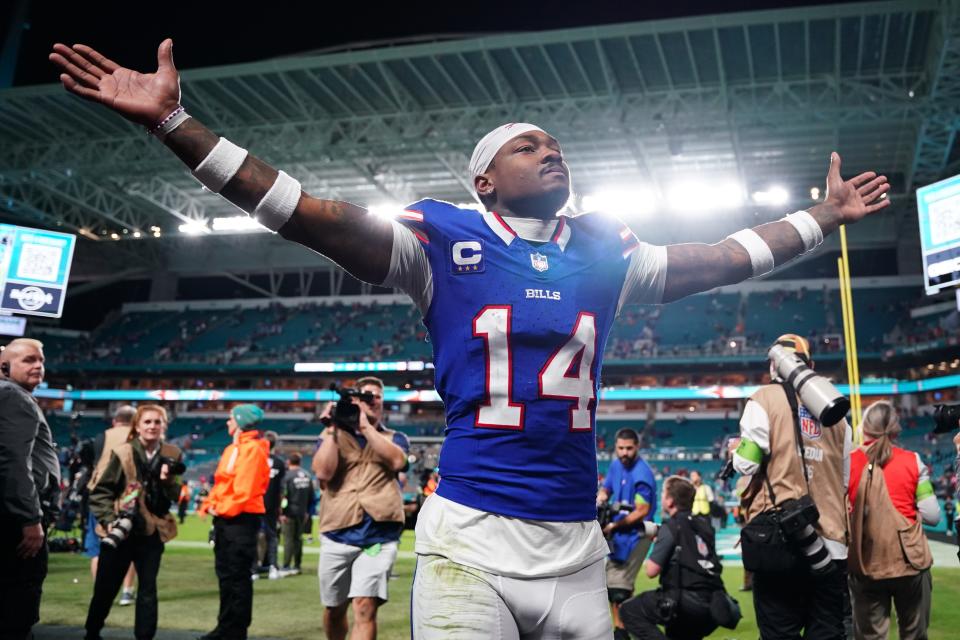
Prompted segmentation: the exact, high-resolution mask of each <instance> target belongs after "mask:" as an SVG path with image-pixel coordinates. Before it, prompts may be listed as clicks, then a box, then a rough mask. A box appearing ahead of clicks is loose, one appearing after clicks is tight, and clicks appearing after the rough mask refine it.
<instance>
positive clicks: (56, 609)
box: [40, 516, 960, 640]
mask: <svg viewBox="0 0 960 640" xmlns="http://www.w3.org/2000/svg"><path fill="white" fill-rule="evenodd" d="M208 522H209V521H207V522H201V521H200V520H199V519H198V518H196V517H195V516H190V517H189V518H188V519H187V522H186V524H185V525H184V526H183V527H181V534H180V537H178V538H177V541H176V542H175V543H174V544H172V545H170V546H168V548H167V550H166V552H165V553H164V557H163V564H162V565H161V569H160V576H159V592H160V627H161V628H162V629H183V630H196V631H208V630H210V629H212V628H213V626H214V624H215V623H216V617H217V607H218V602H219V601H218V595H217V580H216V576H215V575H214V570H213V552H212V551H211V550H209V549H207V548H204V546H203V545H202V544H196V543H202V542H204V541H206V538H207V529H208V527H209V524H208ZM178 542H179V543H184V544H178ZM187 543H191V544H187ZM318 546H319V545H318V544H317V543H316V542H315V543H313V544H312V545H306V544H305V547H310V548H312V549H313V550H314V553H305V554H304V563H303V564H304V569H305V573H304V575H301V576H294V577H290V578H285V579H283V580H273V581H271V580H265V579H264V580H259V581H257V582H256V584H255V585H254V612H253V625H252V626H251V629H250V632H251V635H252V636H265V637H271V638H284V639H289V640H308V639H309V640H316V639H317V638H322V637H323V635H322V630H321V624H322V623H321V618H322V607H321V606H320V600H319V595H318V586H317V577H316V564H317V558H318V556H317V555H316V551H315V550H316V549H317V548H318ZM400 548H401V554H400V556H401V557H400V558H399V559H398V560H397V564H396V566H395V569H394V574H395V577H394V579H393V580H392V581H391V583H390V602H388V603H387V604H386V605H384V606H383V607H382V608H381V609H380V614H379V622H380V630H379V635H378V637H379V638H381V639H382V640H400V639H402V638H409V636H410V627H409V604H410V602H409V597H410V584H411V580H412V577H413V569H414V559H413V557H412V551H413V534H412V532H406V533H405V535H404V538H403V540H402V541H401V547H400ZM404 552H406V553H404ZM281 558H282V548H281ZM742 576H743V570H742V569H741V568H740V567H738V566H729V567H727V568H725V570H724V580H725V582H726V584H727V589H728V590H729V591H730V593H731V594H733V596H734V597H736V598H737V599H738V600H739V601H740V606H741V607H742V609H743V614H744V619H743V620H742V621H741V622H740V626H739V627H738V628H737V630H736V631H729V630H726V629H718V630H717V631H716V632H715V633H714V634H713V635H711V636H710V638H715V639H728V638H729V639H733V638H737V639H743V640H747V639H750V640H754V639H755V638H756V637H757V630H756V624H755V622H754V616H753V602H752V600H751V598H750V597H749V594H742V593H739V592H738V589H739V586H740V582H741V580H742ZM74 581H76V582H74ZM653 586H654V583H653V581H649V580H646V578H641V579H640V580H638V582H637V588H638V591H642V590H646V589H650V588H653ZM91 591H92V579H91V577H90V570H89V561H88V560H87V558H85V557H83V556H80V555H74V554H63V553H55V554H51V555H50V572H49V575H48V576H47V580H46V582H45V583H44V594H43V604H42V608H41V612H40V619H41V622H42V623H43V624H58V625H70V626H82V625H83V621H84V618H85V617H86V611H87V605H88V604H89V601H90V594H91ZM957 602H960V568H958V567H957V565H956V564H954V565H953V566H950V567H945V566H943V567H941V566H935V567H934V570H933V614H932V621H931V629H930V636H929V637H930V639H931V640H948V639H950V638H956V637H957V631H956V630H957V629H958V628H960V607H958V606H957V605H956V603H957ZM133 609H134V608H133V607H117V606H114V608H113V611H111V613H110V617H109V619H108V620H107V625H108V626H109V627H119V628H125V629H131V630H132V628H133ZM896 637H897V634H896V632H895V631H894V632H893V633H891V638H896Z"/></svg>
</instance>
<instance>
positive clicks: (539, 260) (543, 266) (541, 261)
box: [530, 253, 550, 273]
mask: <svg viewBox="0 0 960 640" xmlns="http://www.w3.org/2000/svg"><path fill="white" fill-rule="evenodd" d="M530 264H532V265H533V268H534V269H536V270H537V271H539V272H541V273H543V272H544V271H546V270H547V269H549V268H550V265H549V264H547V256H545V255H543V254H542V253H531V254H530Z"/></svg>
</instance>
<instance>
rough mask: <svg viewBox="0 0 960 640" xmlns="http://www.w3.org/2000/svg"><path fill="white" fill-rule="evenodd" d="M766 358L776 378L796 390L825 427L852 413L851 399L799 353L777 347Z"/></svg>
mask: <svg viewBox="0 0 960 640" xmlns="http://www.w3.org/2000/svg"><path fill="white" fill-rule="evenodd" d="M767 356H768V357H769V358H770V360H771V362H773V368H774V369H775V370H776V372H777V375H778V376H780V378H781V379H783V380H785V381H786V382H787V383H788V384H790V385H791V386H792V387H793V388H794V389H796V391H797V395H798V396H800V400H801V401H802V402H803V406H805V407H806V408H807V409H809V410H810V413H812V414H813V415H815V416H816V417H817V420H819V421H820V424H822V425H823V426H825V427H832V426H833V425H835V424H837V423H838V422H840V421H841V420H842V419H843V417H844V416H845V415H847V412H848V411H850V400H849V399H848V398H847V397H846V396H845V395H843V394H842V393H840V392H839V391H837V388H836V387H835V386H833V384H831V383H830V381H829V380H827V379H826V378H824V377H823V376H821V375H819V374H817V373H816V372H814V370H813V369H811V368H810V367H809V366H808V365H807V363H805V362H804V361H803V359H802V358H801V357H800V356H798V355H797V354H796V353H792V352H790V351H787V350H786V349H784V348H783V347H782V346H781V345H779V344H775V345H773V346H772V347H770V350H769V351H768V352H767Z"/></svg>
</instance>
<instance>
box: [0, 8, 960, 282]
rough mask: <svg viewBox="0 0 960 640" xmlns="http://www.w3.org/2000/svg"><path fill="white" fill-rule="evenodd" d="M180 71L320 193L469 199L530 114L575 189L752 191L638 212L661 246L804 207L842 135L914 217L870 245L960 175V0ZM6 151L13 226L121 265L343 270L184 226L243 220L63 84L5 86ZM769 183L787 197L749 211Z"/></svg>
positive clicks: (369, 200) (907, 226) (268, 156)
mask: <svg viewBox="0 0 960 640" xmlns="http://www.w3.org/2000/svg"><path fill="white" fill-rule="evenodd" d="M94 44H95V43H94ZM105 53H107V54H108V55H109V52H105ZM179 62H180V63H181V65H182V64H184V63H186V64H189V61H188V60H180V61H179ZM121 63H122V61H121ZM51 75H53V72H51ZM182 80H183V82H182V86H183V103H184V105H185V106H186V108H187V110H188V111H189V112H190V113H191V114H193V115H194V116H196V117H197V118H199V119H200V120H201V121H202V122H204V123H205V124H206V125H208V126H209V127H210V128H211V129H213V130H214V131H216V132H217V133H219V134H220V135H223V136H225V137H228V138H230V139H231V140H232V141H234V142H236V143H237V144H240V145H242V146H245V147H247V148H249V149H250V150H251V151H252V152H253V153H255V154H257V155H258V156H260V157H261V158H263V159H265V160H266V161H268V162H270V163H272V164H274V165H276V166H278V167H280V168H283V169H284V170H286V171H287V172H288V173H290V174H291V175H293V176H294V177H296V178H298V179H299V180H300V181H301V182H302V183H303V185H304V188H305V190H306V191H308V192H309V193H311V194H314V195H317V196H321V197H326V198H334V199H343V200H349V201H353V202H357V203H361V204H367V205H377V204H382V203H394V204H402V203H406V202H410V201H413V200H416V199H418V198H421V197H427V196H429V197H438V198H442V199H446V200H450V201H454V202H469V201H472V200H473V191H472V187H471V183H470V181H469V179H468V172H467V168H466V167H467V161H468V159H469V154H470V152H471V149H472V147H473V145H474V143H475V141H476V140H477V139H479V137H480V136H482V135H483V134H484V133H486V132H487V131H488V130H489V129H491V128H492V127H494V126H496V125H499V124H502V123H503V122H509V121H532V122H536V123H538V124H539V125H540V126H542V127H543V128H544V129H546V130H547V131H549V132H551V133H552V134H554V135H555V136H556V137H557V138H558V139H559V140H560V141H561V144H562V145H563V147H564V152H565V155H566V156H567V159H568V162H569V163H570V166H571V169H572V172H573V180H574V187H575V189H576V191H577V192H578V193H580V194H589V193H595V192H598V191H601V190H604V189H606V190H610V189H613V190H618V189H619V190H621V191H623V190H630V189H635V188H642V189H644V190H646V194H647V195H646V196H644V197H647V198H650V199H651V201H653V202H656V201H665V200H666V199H667V198H668V197H669V192H670V190H671V189H674V188H676V187H677V186H680V187H681V188H682V187H683V185H684V184H687V185H688V186H687V188H688V189H689V188H690V187H689V182H690V181H691V180H695V179H702V180H705V186H704V187H702V189H703V191H702V192H700V193H699V194H697V198H698V199H700V200H702V201H706V202H708V203H709V202H711V201H713V200H714V199H715V198H716V197H717V193H716V192H715V189H714V187H715V186H716V185H717V184H719V183H720V182H721V181H723V180H730V181H733V182H734V183H735V184H737V185H739V188H740V189H741V190H742V193H743V194H745V195H746V197H747V198H748V200H747V204H745V205H744V206H742V207H740V208H739V209H737V210H736V211H731V212H725V213H723V214H722V215H717V214H716V213H715V212H714V213H710V212H709V208H708V213H707V214H705V215H706V216H707V217H708V218H709V219H710V220H709V222H710V224H706V225H705V224H703V223H702V220H700V219H697V218H690V217H684V216H683V215H681V214H673V213H664V214H661V215H662V216H663V218H662V222H658V224H657V225H649V224H644V220H643V219H641V218H638V219H635V220H631V219H628V220H627V221H628V222H631V223H633V224H634V227H635V229H637V231H638V233H639V234H640V235H641V237H642V238H643V239H646V240H650V241H651V242H670V241H677V240H694V239H696V240H702V239H716V238H717V237H718V235H717V233H718V232H719V231H722V232H725V233H729V232H730V231H733V230H735V229H737V228H740V227H742V226H743V225H744V222H745V221H752V222H753V223H757V222H763V221H766V220H768V219H774V218H776V217H779V216H780V215H782V214H783V213H784V209H785V208H788V207H792V208H794V209H796V208H802V207H806V206H808V205H809V204H811V200H810V189H811V187H814V186H821V185H822V183H823V176H824V174H825V170H826V164H827V159H828V156H829V152H830V151H831V150H833V149H837V150H839V151H840V152H841V153H842V155H843V159H844V173H845V174H847V175H849V174H852V173H853V172H854V171H861V170H866V169H874V168H875V169H878V170H880V171H883V172H885V173H887V174H888V175H889V176H890V177H891V182H892V184H893V193H892V196H893V197H894V199H895V202H896V201H899V206H898V207H896V208H898V209H899V210H900V213H899V215H888V216H884V217H883V219H882V220H879V221H877V222H875V223H873V224H872V225H865V229H864V231H863V232H862V233H858V234H855V236H854V237H853V239H852V241H853V242H854V243H857V242H860V243H863V245H864V246H872V245H877V244H885V245H887V246H891V245H893V244H896V242H897V241H898V239H900V238H902V237H905V236H908V237H914V236H916V230H915V228H913V227H914V226H915V224H914V222H913V220H914V218H915V206H914V203H913V202H912V193H913V191H914V189H915V188H916V186H918V185H923V184H927V183H929V182H932V181H934V180H936V179H938V178H940V177H943V176H944V175H947V174H949V173H950V172H952V171H960V166H958V165H960V144H958V143H957V130H958V129H960V0H903V1H901V0H895V1H891V2H872V3H870V2H867V3H857V4H844V5H832V6H830V5H826V6H815V7H809V8H799V9H784V10H771V11H758V12H748V13H731V14H724V15H716V16H703V17H689V18H681V19H671V20H661V21H650V22H638V23H628V24H616V25H608V26H600V27H588V28H575V29H566V30H557V31H546V32H533V33H516V34H505V35H495V36H485V37H472V38H466V39H460V40H443V41H437V42H431V43H419V44H408V45H403V46H391V47H380V48H371V49H367V50H358V51H347V52H341V53H325V54H321V55H306V56H297V57H286V58H279V59H272V60H265V61H262V62H256V63H250V64H240V65H232V66H222V67H213V68H203V69H188V70H185V71H182ZM0 148H2V149H3V152H2V153H0V218H3V219H5V220H7V221H11V222H15V223H18V224H25V225H30V226H43V227H49V228H59V229H62V230H69V231H73V232H76V233H79V234H81V235H83V236H84V237H86V238H88V239H90V240H92V241H93V240H96V241H101V242H100V243H99V246H97V247H92V243H85V244H87V245H91V246H88V247H87V248H86V249H85V250H83V251H81V253H80V255H81V257H82V256H84V255H86V256H99V259H100V264H101V265H109V269H108V270H109V271H110V272H112V273H114V274H117V273H121V272H123V271H124V265H127V266H128V267H129V266H130V264H131V262H130V259H131V258H136V262H135V263H134V264H136V265H137V266H138V267H150V266H156V265H159V264H163V265H165V268H170V269H172V270H180V271H191V270H195V271H198V272H199V271H207V272H211V271H228V272H233V273H241V272H243V271H244V270H250V269H252V268H261V269H262V268H266V267H270V268H278V269H285V268H289V269H303V268H304V267H307V266H311V265H312V267H314V268H317V269H323V268H326V264H325V263H323V262H321V261H318V260H317V259H316V257H315V256H314V255H313V254H310V253H309V252H307V251H305V250H301V249H299V248H297V247H289V246H286V245H285V243H284V242H282V241H281V240H279V239H278V238H276V237H271V236H267V235H261V234H246V235H233V236H223V235H221V234H218V233H209V234H204V237H202V238H195V237H194V238H189V237H185V236H183V234H180V233H179V232H178V231H177V230H178V228H179V227H180V225H183V224H196V223H205V222H207V221H209V220H211V219H213V218H216V217H229V216H235V215H236V214H237V213H239V212H238V211H237V210H236V209H235V208H233V207H232V206H231V205H230V204H229V203H227V202H226V201H223V200H221V199H220V198H219V197H218V196H216V195H214V194H211V193H209V192H207V191H205V190H204V189H203V188H201V186H200V185H199V184H198V183H197V182H196V181H195V180H193V178H192V177H191V176H190V175H189V172H187V171H186V170H185V169H184V167H183V166H182V165H181V164H180V163H179V162H178V161H177V160H176V159H175V158H173V157H172V155H171V154H170V153H169V152H168V151H166V150H165V149H163V148H162V145H160V144H159V143H157V141H155V140H151V139H149V138H148V137H147V136H146V135H145V134H144V132H143V130H142V129H140V128H138V127H135V126H133V125H131V124H129V123H126V122H125V121H123V120H122V119H120V118H118V117H115V116H113V115H112V114H110V113H109V112H107V111H106V110H105V109H103V108H100V107H99V106H97V105H93V104H90V103H86V102H83V101H81V100H79V99H77V98H75V97H73V96H71V95H69V94H67V93H66V92H65V91H64V90H63V89H62V88H61V87H60V86H59V85H44V86H36V87H22V88H14V89H8V90H4V91H0ZM878 164H880V165H882V166H878ZM773 184H778V185H782V186H784V187H785V188H786V189H787V190H788V191H789V192H790V193H791V194H792V196H793V199H792V201H791V203H790V204H789V205H782V206H779V207H774V208H770V207H761V206H757V205H753V204H749V195H750V194H752V193H754V192H756V191H762V190H764V189H767V188H769V186H770V185H773ZM638 197H639V196H638ZM878 218H880V216H878ZM648 220H649V219H648ZM711 225H713V226H711ZM866 227H869V229H868V228H866ZM156 230H159V232H158V233H157V235H160V236H161V239H160V240H157V239H156V238H154V237H153V233H152V232H156ZM137 232H139V235H138V238H139V239H138V240H134V239H133V236H134V235H135V234H137ZM705 233H709V234H710V235H709V236H707V237H700V234H705ZM111 234H116V237H117V238H120V240H121V241H119V242H116V243H114V242H111V241H110V240H111V237H112V236H111ZM198 241H202V242H204V243H206V244H205V248H204V251H203V252H198V251H197V249H196V247H197V246H198V245H197V242H198ZM103 245H108V246H109V249H108V248H107V247H106V246H103ZM238 246H239V247H243V248H245V250H244V251H240V252H238V251H237V248H238ZM108 256H113V257H108ZM231 256H233V257H232V258H231ZM124 260H125V261H126V262H124ZM318 262H320V263H319V264H318ZM91 264H93V261H91ZM134 268H137V267H134ZM104 269H106V267H104ZM83 272H84V268H83V265H80V269H79V270H78V271H77V274H78V275H80V276H82V274H83ZM91 273H92V272H91Z"/></svg>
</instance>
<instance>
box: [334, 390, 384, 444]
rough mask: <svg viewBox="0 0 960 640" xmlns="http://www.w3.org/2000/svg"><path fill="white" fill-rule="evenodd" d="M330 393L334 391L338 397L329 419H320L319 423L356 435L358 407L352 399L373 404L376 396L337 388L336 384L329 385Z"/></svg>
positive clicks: (358, 419)
mask: <svg viewBox="0 0 960 640" xmlns="http://www.w3.org/2000/svg"><path fill="white" fill-rule="evenodd" d="M330 390H331V391H336V392H337V393H338V394H339V395H340V399H339V400H337V404H335V405H334V407H333V415H331V416H330V417H329V418H321V419H320V422H321V423H322V424H323V425H324V426H330V425H331V424H332V425H334V426H335V427H337V428H338V429H343V430H344V431H347V432H349V433H350V434H352V435H356V433H357V431H359V429H360V406H359V405H357V404H356V403H355V402H354V401H353V398H356V399H357V400H359V401H360V402H363V403H365V404H373V402H374V401H375V400H376V396H375V395H374V394H372V393H370V392H369V391H359V390H358V389H352V388H350V387H337V385H336V384H331V385H330Z"/></svg>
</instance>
